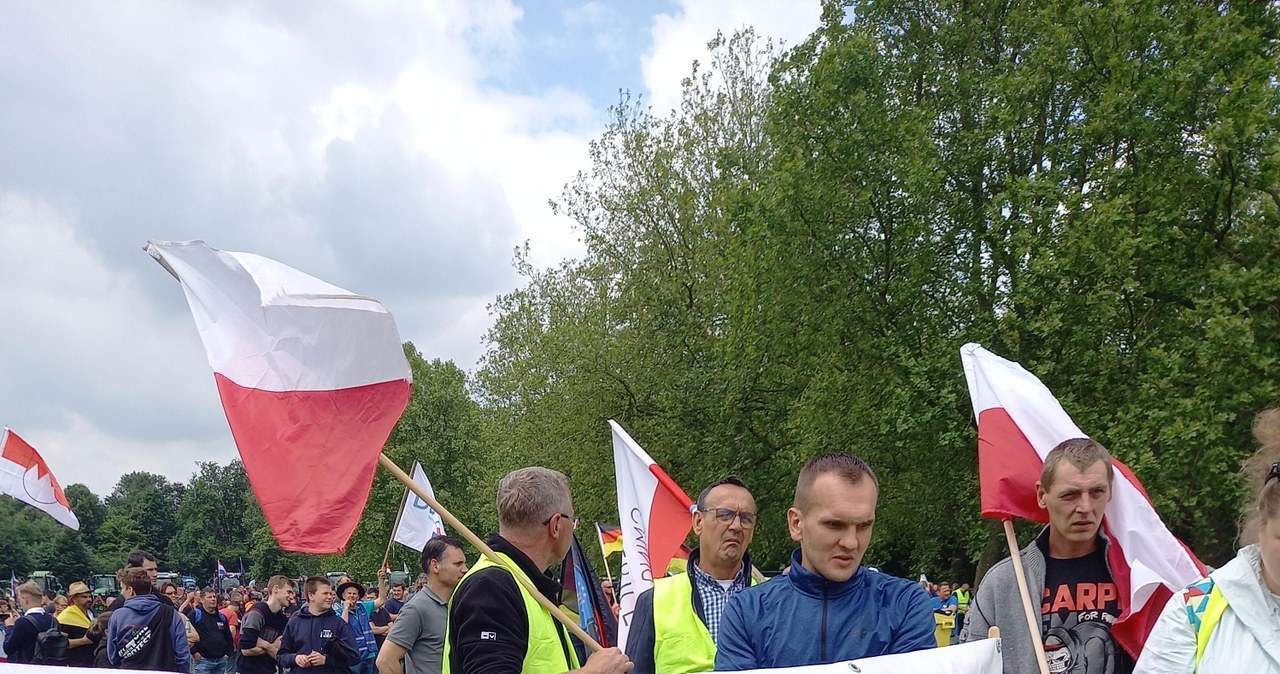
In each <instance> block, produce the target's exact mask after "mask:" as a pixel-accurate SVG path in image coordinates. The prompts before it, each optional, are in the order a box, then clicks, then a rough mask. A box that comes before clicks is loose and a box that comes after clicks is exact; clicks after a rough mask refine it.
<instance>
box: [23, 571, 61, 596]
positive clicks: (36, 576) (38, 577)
mask: <svg viewBox="0 0 1280 674" xmlns="http://www.w3.org/2000/svg"><path fill="white" fill-rule="evenodd" d="M27 580H29V581H31V582H33V583H35V584H36V585H39V586H40V589H41V590H43V591H44V592H49V591H53V592H55V593H60V592H62V589H63V588H62V583H61V582H60V581H59V580H58V577H57V576H55V575H53V572H52V571H32V572H31V575H30V576H27Z"/></svg>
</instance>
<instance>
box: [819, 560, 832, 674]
mask: <svg viewBox="0 0 1280 674" xmlns="http://www.w3.org/2000/svg"><path fill="white" fill-rule="evenodd" d="M830 587H831V584H830V583H828V582H827V581H825V580H824V581H822V647H821V648H820V649H819V650H820V652H821V656H820V658H821V660H822V662H824V663H825V662H826V661H827V591H828V589H829V588H830Z"/></svg>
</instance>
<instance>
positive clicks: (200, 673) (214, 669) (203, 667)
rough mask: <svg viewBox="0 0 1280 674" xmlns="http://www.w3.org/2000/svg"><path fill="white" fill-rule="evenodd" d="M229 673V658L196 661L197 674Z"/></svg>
mask: <svg viewBox="0 0 1280 674" xmlns="http://www.w3.org/2000/svg"><path fill="white" fill-rule="evenodd" d="M225 671H227V656H225V655H224V656H222V657H220V658H200V659H199V660H196V674H223V672H225Z"/></svg>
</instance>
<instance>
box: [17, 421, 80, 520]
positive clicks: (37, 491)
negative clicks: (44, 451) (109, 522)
mask: <svg viewBox="0 0 1280 674" xmlns="http://www.w3.org/2000/svg"><path fill="white" fill-rule="evenodd" d="M0 494H8V495H9V496H12V497H14V498H16V499H18V500H19V501H22V502H23V503H26V504H28V505H32V506H35V507H36V508H39V509H40V510H43V511H45V512H46V513H48V514H49V515H50V516H51V517H53V519H55V520H58V521H59V522H61V523H63V524H65V525H67V526H69V527H71V528H72V529H75V530H77V531H78V530H79V529H80V520H78V519H76V514H75V513H73V512H71V504H70V503H67V496H66V495H65V494H63V493H62V485H60V484H58V479H57V478H55V477H54V476H53V473H52V472H51V471H50V470H49V465H48V464H46V463H45V462H44V459H43V458H41V456H40V453H39V452H37V451H36V450H35V448H34V447H32V446H31V445H28V444H27V441H26V440H23V439H22V438H20V437H18V434H17V433H14V432H13V431H11V430H9V429H7V428H6V429H4V432H3V433H0Z"/></svg>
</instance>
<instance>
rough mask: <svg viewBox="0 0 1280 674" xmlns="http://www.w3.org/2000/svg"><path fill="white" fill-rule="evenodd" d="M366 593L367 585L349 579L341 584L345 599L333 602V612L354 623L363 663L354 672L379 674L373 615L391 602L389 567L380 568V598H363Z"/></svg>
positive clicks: (351, 623)
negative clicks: (389, 595) (388, 579)
mask: <svg viewBox="0 0 1280 674" xmlns="http://www.w3.org/2000/svg"><path fill="white" fill-rule="evenodd" d="M363 596H364V587H363V586H361V585H360V583H357V582H355V581H353V580H348V581H346V582H344V583H342V584H341V585H339V586H338V599H339V600H341V601H340V603H335V604H334V605H333V611H334V612H335V613H337V614H338V617H339V618H342V619H343V620H345V621H346V622H347V624H348V625H350V626H351V633H352V634H353V635H355V638H356V646H358V647H359V649H360V662H359V663H357V664H356V665H355V666H354V667H352V668H351V671H352V672H353V674H376V672H377V671H378V668H377V666H376V664H375V661H376V660H377V657H378V640H377V639H376V638H375V637H374V634H373V614H374V612H376V611H377V610H378V609H380V608H382V605H383V604H385V603H386V602H387V570H386V568H381V569H378V598H377V599H373V600H361V599H360V598H361V597H363Z"/></svg>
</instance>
